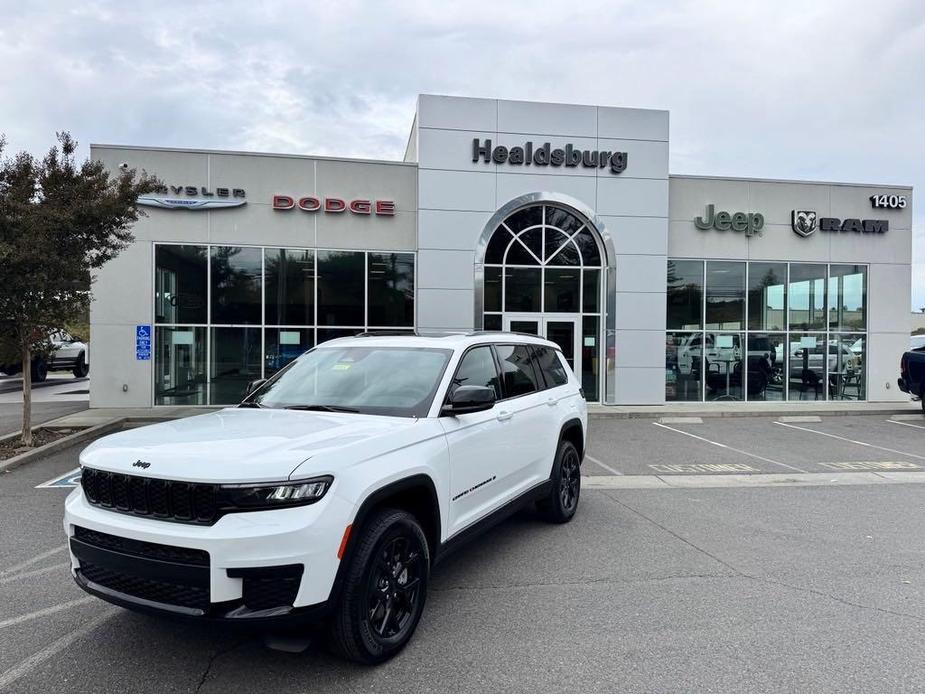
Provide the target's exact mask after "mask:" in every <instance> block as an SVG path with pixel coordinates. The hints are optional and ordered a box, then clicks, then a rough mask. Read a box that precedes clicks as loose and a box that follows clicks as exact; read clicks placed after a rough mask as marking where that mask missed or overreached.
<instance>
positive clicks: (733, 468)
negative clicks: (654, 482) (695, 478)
mask: <svg viewBox="0 0 925 694" xmlns="http://www.w3.org/2000/svg"><path fill="white" fill-rule="evenodd" d="M649 467H650V468H652V469H653V470H655V471H656V472H761V470H759V469H758V468H756V467H752V466H751V465H746V464H745V463H689V464H681V465H649Z"/></svg>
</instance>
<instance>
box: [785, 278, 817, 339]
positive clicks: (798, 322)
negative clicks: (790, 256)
mask: <svg viewBox="0 0 925 694" xmlns="http://www.w3.org/2000/svg"><path fill="white" fill-rule="evenodd" d="M825 274H826V267H825V265H817V264H808V263H791V265H790V285H789V291H788V292H787V294H788V297H789V310H790V329H791V330H801V331H804V330H825V323H826V321H825Z"/></svg>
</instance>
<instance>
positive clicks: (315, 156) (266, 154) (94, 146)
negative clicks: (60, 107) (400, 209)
mask: <svg viewBox="0 0 925 694" xmlns="http://www.w3.org/2000/svg"><path fill="white" fill-rule="evenodd" d="M90 149H91V150H94V149H127V150H134V151H138V152H176V153H177V154H222V155H231V156H245V157H275V158H279V159H317V160H321V161H342V162H349V163H355V164H387V165H390V166H392V165H394V166H417V165H418V164H417V162H408V161H400V160H397V159H361V158H357V157H331V156H324V155H318V154H286V153H283V152H249V151H247V150H233V149H200V148H192V147H148V146H145V145H114V144H107V143H102V142H91V143H90Z"/></svg>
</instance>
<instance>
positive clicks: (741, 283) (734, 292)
mask: <svg viewBox="0 0 925 694" xmlns="http://www.w3.org/2000/svg"><path fill="white" fill-rule="evenodd" d="M706 280H707V281H706V304H707V305H706V326H705V327H706V328H707V330H741V329H743V328H744V327H745V263H731V262H724V261H708V262H707V272H706Z"/></svg>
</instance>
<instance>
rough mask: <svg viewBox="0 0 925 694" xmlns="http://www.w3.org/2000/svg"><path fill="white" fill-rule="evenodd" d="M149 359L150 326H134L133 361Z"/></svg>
mask: <svg viewBox="0 0 925 694" xmlns="http://www.w3.org/2000/svg"><path fill="white" fill-rule="evenodd" d="M150 358H151V326H150V325H136V326H135V359H136V360H137V361H148V360H149V359H150Z"/></svg>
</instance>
